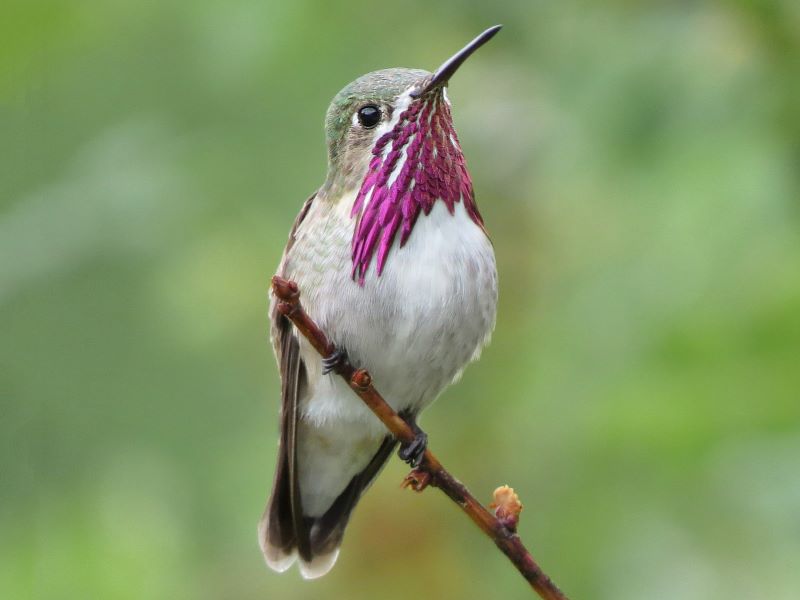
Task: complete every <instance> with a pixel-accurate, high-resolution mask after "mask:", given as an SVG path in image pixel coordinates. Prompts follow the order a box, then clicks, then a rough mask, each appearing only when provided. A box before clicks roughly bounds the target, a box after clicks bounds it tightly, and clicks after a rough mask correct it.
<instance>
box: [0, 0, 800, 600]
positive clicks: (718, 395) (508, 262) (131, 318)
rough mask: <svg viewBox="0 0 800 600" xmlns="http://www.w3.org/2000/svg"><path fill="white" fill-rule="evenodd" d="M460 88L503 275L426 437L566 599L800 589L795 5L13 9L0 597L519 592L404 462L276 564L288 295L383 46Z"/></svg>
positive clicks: (3, 91)
mask: <svg viewBox="0 0 800 600" xmlns="http://www.w3.org/2000/svg"><path fill="white" fill-rule="evenodd" d="M494 23H505V24H506V27H505V29H504V30H503V31H502V32H501V34H500V35H499V36H498V37H497V38H496V39H495V40H493V41H492V42H491V44H489V45H488V46H487V47H486V48H484V49H483V50H481V51H480V52H479V53H478V54H477V55H476V56H475V57H474V58H473V59H472V60H470V61H469V62H468V63H467V65H466V66H465V68H464V69H462V71H461V72H460V73H459V74H458V76H457V77H456V78H455V80H454V81H453V83H452V85H451V89H450V97H451V99H452V101H453V104H454V116H455V121H456V125H457V127H458V131H459V134H460V137H461V140H462V143H463V146H464V150H465V153H466V155H467V159H468V161H469V164H470V166H471V170H472V174H473V178H474V181H475V189H476V193H477V196H478V201H479V204H480V206H481V209H482V211H483V215H484V217H485V219H486V222H487V224H488V226H489V229H490V231H491V233H492V237H493V240H494V244H495V249H496V252H497V258H498V263H499V271H500V280H501V286H500V292H501V294H500V296H501V302H500V308H499V316H498V322H497V330H496V332H495V335H494V339H493V343H492V345H491V346H490V347H489V348H488V349H487V350H486V351H485V352H484V356H483V358H482V359H481V361H480V362H479V363H478V364H476V365H473V366H472V367H471V368H470V369H468V371H467V373H466V375H465V377H464V380H463V381H462V382H461V383H460V384H459V385H457V386H454V387H453V388H452V389H450V390H449V391H448V392H447V393H446V394H445V395H444V397H443V398H442V399H441V400H440V401H439V402H438V403H437V404H436V405H435V406H434V407H433V408H432V409H431V410H430V411H429V412H428V413H426V415H425V417H424V419H423V425H424V426H425V428H426V430H427V431H428V433H429V434H430V436H431V446H432V448H433V449H434V451H435V452H436V453H437V454H439V456H440V457H441V459H442V460H443V462H444V463H445V464H446V465H447V466H448V467H450V468H451V469H452V471H453V473H455V474H456V475H457V476H459V477H460V478H462V479H463V480H464V481H465V482H466V483H467V484H468V485H469V486H470V487H471V488H472V490H473V491H474V492H475V493H476V494H477V495H479V496H480V497H481V498H483V499H485V500H487V501H488V500H489V498H490V495H491V491H492V490H493V489H494V487H495V486H496V485H499V484H502V483H509V484H511V485H513V486H514V487H515V488H516V489H517V490H518V491H519V493H520V494H521V496H522V499H523V501H524V502H525V506H526V509H525V511H524V512H523V514H522V522H521V527H520V531H521V534H522V536H523V538H524V539H525V541H526V542H527V543H528V544H529V546H530V547H531V549H532V550H533V552H534V555H535V556H536V557H537V559H539V561H540V562H541V563H542V565H543V566H544V568H545V569H546V570H547V571H548V572H549V573H550V574H551V575H552V576H553V578H554V579H555V580H556V581H557V582H558V583H559V584H560V585H561V586H562V587H563V588H564V589H565V590H566V591H568V592H570V594H571V595H572V596H573V597H574V598H575V599H577V598H587V599H605V598H608V599H612V598H613V599H615V600H620V599H631V600H638V599H643V598H646V599H648V600H653V599H656V600H661V599H664V600H666V599H682V600H685V599H689V600H692V599H703V600H708V599H727V598H736V599H743V598H744V599H760V598H771V599H790V598H791V599H795V598H797V597H798V590H800V227H799V226H800V175H799V174H798V171H800V71H798V65H799V64H800V4H798V3H797V2H795V1H794V0H783V1H782V2H760V1H745V0H742V1H738V2H736V1H733V2H719V3H702V2H672V3H670V2H653V3H647V4H644V3H642V4H640V3H634V2H626V1H618V2H609V3H605V4H604V5H602V6H599V5H598V4H596V3H591V2H573V1H564V2H532V1H530V0H520V1H516V2H502V3H500V2H498V3H490V2H479V1H474V2H455V1H448V2H440V3H437V4H436V5H435V6H432V5H431V4H429V3H428V2H423V1H421V0H416V1H409V2H395V3H375V2H362V1H357V0H353V1H350V2H341V3H332V2H323V1H321V0H320V1H300V2H292V3H289V2H277V1H275V0H234V1H229V2H209V1H195V2H178V1H162V2H149V1H145V2H134V1H124V0H117V1H107V2H99V1H77V0H75V1H72V2H63V1H56V0H41V1H30V0H5V2H4V4H3V8H2V18H0V153H1V154H0V597H2V598H4V599H6V598H8V599H16V598H37V599H39V598H41V599H51V598H52V599H62V598H103V599H104V598H110V599H127V598H130V599H137V600H139V599H150V598H170V599H173V598H174V599H182V598H186V599H189V598H191V599H218V598H237V599H239V598H241V599H266V598H287V599H292V598H320V599H334V598H355V599H361V598H363V599H366V598H376V597H379V598H387V599H400V598H409V597H413V598H434V597H440V598H499V597H501V595H502V597H506V598H528V597H531V594H530V592H529V590H528V589H527V588H526V586H525V584H524V582H523V580H522V579H521V578H520V577H519V575H518V574H517V573H516V572H515V571H514V570H513V568H512V567H511V566H510V565H509V564H508V563H507V562H506V560H505V559H504V558H503V557H502V556H501V555H500V554H499V553H498V552H497V551H496V550H495V548H494V546H493V545H492V544H491V543H490V542H489V541H488V540H487V539H485V538H484V537H483V536H482V535H481V534H480V533H479V532H478V530H477V529H476V528H475V527H474V526H472V525H471V524H470V523H469V522H468V521H467V520H466V519H465V518H464V517H463V516H462V515H461V514H460V513H459V511H458V510H456V509H455V508H454V506H453V505H452V504H450V503H449V502H448V501H446V500H445V499H443V498H442V497H441V495H440V494H438V493H437V492H436V491H429V492H427V493H425V494H422V495H420V496H417V495H414V494H412V493H410V492H403V491H401V490H400V489H399V487H398V485H399V482H400V480H401V478H402V476H403V475H404V473H405V469H404V467H403V465H402V464H400V463H399V461H397V460H392V462H391V464H390V465H389V467H388V468H387V469H386V471H385V472H384V474H383V476H382V477H381V478H380V479H379V481H378V483H377V484H376V485H375V486H374V487H373V488H372V490H371V491H370V492H369V494H368V495H367V496H366V497H365V499H364V500H363V502H362V503H361V505H360V506H359V508H358V510H357V511H356V513H355V515H354V518H353V520H352V523H351V527H350V529H349V531H348V534H347V536H346V539H345V544H344V548H343V552H342V555H341V557H340V560H339V563H338V565H337V566H336V568H335V569H334V571H333V572H332V573H331V574H330V575H329V576H327V577H325V578H323V579H321V580H318V581H314V582H305V581H302V580H301V579H300V577H299V575H298V573H297V572H296V571H294V570H293V571H291V572H289V573H286V574H284V575H282V576H279V575H276V574H274V573H272V572H270V571H269V570H268V569H267V568H266V567H265V566H264V565H263V563H262V559H261V555H260V553H259V550H258V546H257V543H256V529H255V528H256V523H257V521H258V519H259V517H260V515H261V511H262V509H263V505H264V503H265V500H266V496H267V494H268V488H269V485H270V482H271V478H272V468H273V460H274V457H275V450H276V439H277V409H278V389H279V385H278V380H277V373H276V368H275V365H274V361H273V357H272V352H271V349H270V347H269V344H268V343H267V339H266V336H267V319H266V292H267V285H268V281H269V277H270V275H271V274H272V273H273V270H274V268H275V266H276V265H277V262H278V259H279V256H280V252H281V250H282V248H283V245H284V242H285V239H286V235H287V232H288V230H289V228H290V226H291V223H292V220H293V219H294V216H295V214H296V213H297V211H298V210H299V208H300V206H301V203H302V202H303V200H304V199H305V198H306V197H307V196H308V194H309V193H310V192H312V191H313V190H314V189H315V188H316V187H317V186H318V185H319V184H320V183H321V182H322V180H323V178H324V174H325V160H326V157H325V147H324V142H323V132H322V119H323V114H324V111H325V109H326V108H327V105H328V102H329V100H330V98H331V97H332V96H333V95H334V94H335V93H336V92H337V91H338V90H339V89H340V88H341V87H343V86H344V85H345V84H346V83H348V82H349V81H350V80H352V79H354V78H355V77H357V76H358V75H361V74H362V73H365V72H367V71H371V70H374V69H378V68H383V67H388V66H413V67H423V68H428V69H432V68H435V67H436V66H437V65H438V64H439V63H440V62H441V61H442V60H443V59H445V58H446V57H448V56H449V55H450V54H452V53H453V52H454V51H455V50H457V49H458V48H460V47H461V46H462V45H463V44H464V43H466V42H467V41H468V40H469V39H471V38H472V37H473V36H474V35H475V34H477V33H478V32H480V31H482V30H483V29H484V28H485V27H487V26H488V25H491V24H494Z"/></svg>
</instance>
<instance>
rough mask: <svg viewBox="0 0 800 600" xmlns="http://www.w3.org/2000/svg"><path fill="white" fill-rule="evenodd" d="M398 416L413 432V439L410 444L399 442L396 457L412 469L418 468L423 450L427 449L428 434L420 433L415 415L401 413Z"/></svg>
mask: <svg viewBox="0 0 800 600" xmlns="http://www.w3.org/2000/svg"><path fill="white" fill-rule="evenodd" d="M400 416H402V417H403V419H405V421H406V423H408V426H409V427H411V429H412V430H413V431H414V439H413V440H411V441H410V442H400V449H399V450H398V451H397V456H399V457H400V458H401V459H403V460H404V461H405V462H407V463H408V464H409V465H411V466H412V467H418V466H419V464H420V463H421V462H422V457H423V455H424V454H425V449H426V448H427V447H428V434H427V433H425V432H424V431H422V429H420V428H419V425H417V417H416V415H412V414H410V413H407V412H403V413H402V414H401V415H400Z"/></svg>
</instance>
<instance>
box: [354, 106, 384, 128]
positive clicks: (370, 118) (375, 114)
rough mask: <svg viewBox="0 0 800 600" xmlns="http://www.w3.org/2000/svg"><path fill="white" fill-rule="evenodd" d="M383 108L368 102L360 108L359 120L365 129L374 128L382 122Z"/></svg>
mask: <svg viewBox="0 0 800 600" xmlns="http://www.w3.org/2000/svg"><path fill="white" fill-rule="evenodd" d="M380 120H381V109H380V108H378V107H377V106H375V105H374V104H367V105H366V106H362V107H361V108H359V109H358V122H359V123H361V126H362V127H364V128H365V129H372V128H373V127H375V125H377V124H378V123H380Z"/></svg>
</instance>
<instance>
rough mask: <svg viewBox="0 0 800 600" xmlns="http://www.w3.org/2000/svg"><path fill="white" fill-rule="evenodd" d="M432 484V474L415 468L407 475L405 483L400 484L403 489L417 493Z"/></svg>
mask: <svg viewBox="0 0 800 600" xmlns="http://www.w3.org/2000/svg"><path fill="white" fill-rule="evenodd" d="M430 483H431V474H430V473H428V472H427V471H423V470H422V469H420V468H414V469H412V470H411V472H410V473H409V474H408V475H406V478H405V479H403V483H401V484H400V487H402V488H411V489H412V490H414V491H415V492H421V491H422V490H424V489H425V488H426V487H428V486H429V485H430Z"/></svg>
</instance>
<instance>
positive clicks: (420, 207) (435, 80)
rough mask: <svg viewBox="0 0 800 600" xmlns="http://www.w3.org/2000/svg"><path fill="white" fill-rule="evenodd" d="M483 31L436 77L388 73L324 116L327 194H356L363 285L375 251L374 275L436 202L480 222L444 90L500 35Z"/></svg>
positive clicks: (356, 88) (352, 88) (343, 95)
mask: <svg viewBox="0 0 800 600" xmlns="http://www.w3.org/2000/svg"><path fill="white" fill-rule="evenodd" d="M499 30H500V26H499V25H497V26H495V27H492V28H490V29H487V30H486V31H484V32H483V33H482V34H481V35H479V36H478V37H476V38H475V39H474V40H473V41H472V42H470V43H469V44H467V45H466V46H465V47H464V48H463V49H462V50H460V51H459V52H457V53H456V54H455V55H453V56H452V57H451V58H450V59H449V60H447V61H445V62H444V64H442V66H441V67H439V68H438V69H437V70H436V71H435V72H434V73H430V72H428V71H423V70H420V69H400V68H398V69H384V70H381V71H375V72H372V73H368V74H367V75H363V76H362V77H359V78H358V79H356V80H355V81H354V82H352V83H351V84H349V85H348V86H346V87H345V88H344V89H343V90H342V91H340V92H339V93H338V94H337V95H336V97H335V98H334V99H333V101H332V102H331V105H330V107H329V108H328V112H327V115H326V118H325V133H326V138H327V143H328V177H327V180H326V183H325V186H323V190H324V191H325V192H326V193H327V194H329V195H330V194H334V195H337V196H341V195H342V194H344V193H346V192H348V191H351V190H356V189H357V190H358V193H357V196H356V199H355V201H354V204H353V207H352V216H353V217H354V218H357V219H358V225H357V227H356V233H355V235H354V237H353V274H354V276H356V275H358V277H359V279H360V281H361V282H362V283H363V280H364V275H365V273H366V271H367V269H368V268H369V264H370V262H371V260H372V257H373V255H374V254H375V251H376V249H377V254H378V257H377V274H378V275H380V273H381V271H382V269H383V265H384V261H385V259H386V255H387V254H388V251H389V248H390V247H391V245H392V242H393V241H394V238H395V235H396V233H397V232H398V231H401V237H400V245H401V246H402V245H403V244H405V242H406V240H407V239H408V236H409V235H410V234H411V230H412V228H413V226H414V223H415V222H416V220H417V217H418V216H419V214H420V212H422V213H424V214H428V213H429V212H430V211H431V209H432V208H433V205H434V203H435V202H436V201H437V200H442V201H443V202H444V203H445V204H446V205H447V207H448V209H449V210H450V212H453V211H454V210H455V204H456V203H458V202H460V201H463V202H464V205H465V207H466V208H467V210H468V212H469V213H470V216H471V217H472V218H473V220H474V221H476V222H478V223H479V224H482V221H481V217H480V214H479V213H478V210H477V207H476V206H475V202H474V196H473V192H472V182H471V180H470V177H469V173H468V172H467V169H466V163H465V160H464V155H463V153H462V151H461V146H460V145H459V142H458V137H457V135H456V132H455V128H454V127H453V119H452V116H451V113H450V101H449V100H448V98H447V95H446V93H445V87H446V86H447V84H448V82H449V81H450V78H451V77H452V75H453V74H454V73H455V72H456V70H457V69H458V68H459V67H460V66H461V64H462V63H463V62H464V61H465V60H466V59H467V58H468V57H469V56H470V55H471V54H472V53H473V52H475V50H477V49H478V48H480V47H481V46H482V45H483V44H485V43H486V42H487V41H489V40H490V39H491V38H492V37H493V36H494V35H495V34H496V33H497V32H498V31H499Z"/></svg>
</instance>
